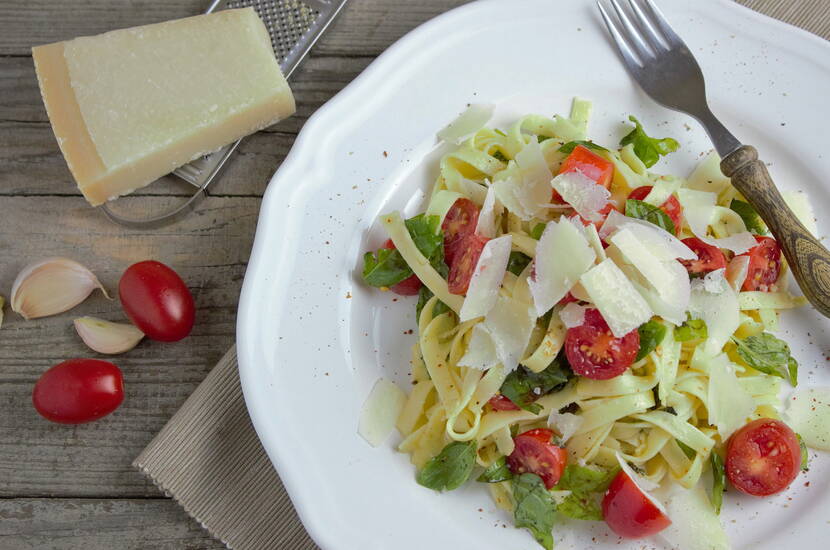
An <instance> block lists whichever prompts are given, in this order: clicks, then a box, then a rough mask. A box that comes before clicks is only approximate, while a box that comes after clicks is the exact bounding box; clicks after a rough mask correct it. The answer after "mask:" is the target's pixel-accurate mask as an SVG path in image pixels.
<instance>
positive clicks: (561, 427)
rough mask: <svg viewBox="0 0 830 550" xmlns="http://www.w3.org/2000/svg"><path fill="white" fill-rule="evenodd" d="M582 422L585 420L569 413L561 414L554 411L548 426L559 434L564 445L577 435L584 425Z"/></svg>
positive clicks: (549, 418)
mask: <svg viewBox="0 0 830 550" xmlns="http://www.w3.org/2000/svg"><path fill="white" fill-rule="evenodd" d="M582 422H583V419H582V417H581V416H578V415H575V414H573V413H567V412H566V413H561V414H560V413H559V412H558V411H553V412H551V413H550V416H549V417H548V426H549V427H550V428H551V429H553V431H555V432H556V433H557V434H559V438H560V439H561V440H562V443H563V444H564V443H567V442H568V440H569V439H570V438H571V437H572V436H573V435H574V434H575V433H576V431H577V430H578V429H579V427H580V426H581V425H582Z"/></svg>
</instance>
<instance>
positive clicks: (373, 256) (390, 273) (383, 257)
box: [363, 248, 412, 287]
mask: <svg viewBox="0 0 830 550" xmlns="http://www.w3.org/2000/svg"><path fill="white" fill-rule="evenodd" d="M411 276H412V270H411V269H410V268H409V265H407V263H406V261H405V260H404V259H403V256H401V253H400V252H398V251H397V250H395V249H391V248H381V249H380V250H378V251H377V252H375V253H373V252H367V253H366V254H364V255H363V280H364V281H365V282H366V284H367V285H370V286H378V287H390V286H392V285H396V284H398V283H400V282H401V281H403V280H404V279H406V278H407V277H411Z"/></svg>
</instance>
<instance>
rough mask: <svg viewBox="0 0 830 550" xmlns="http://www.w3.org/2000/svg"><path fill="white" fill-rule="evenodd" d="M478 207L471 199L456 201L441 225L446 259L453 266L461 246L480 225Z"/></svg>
mask: <svg viewBox="0 0 830 550" xmlns="http://www.w3.org/2000/svg"><path fill="white" fill-rule="evenodd" d="M478 212H479V210H478V206H476V204H475V203H474V202H473V201H471V200H470V199H458V200H456V201H455V202H454V203H453V205H452V206H451V207H450V209H449V210H448V211H447V215H446V216H444V222H443V223H442V224H441V230H442V231H443V232H444V259H445V260H446V262H447V265H452V263H453V260H455V255H456V253H457V252H458V250H459V246H460V245H461V243H462V242H464V240H465V239H466V238H467V237H468V236H469V235H472V234H473V233H474V232H475V230H476V224H477V223H478Z"/></svg>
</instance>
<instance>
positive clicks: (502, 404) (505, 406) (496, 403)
mask: <svg viewBox="0 0 830 550" xmlns="http://www.w3.org/2000/svg"><path fill="white" fill-rule="evenodd" d="M488 403H490V407H492V408H493V410H494V411H518V410H519V407H518V406H517V405H516V404H515V403H513V402H512V401H511V400H510V399H508V398H507V397H505V396H504V395H502V394H500V393H497V394H496V395H494V396H493V397H491V398H490V401H488Z"/></svg>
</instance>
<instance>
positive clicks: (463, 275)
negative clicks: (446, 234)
mask: <svg viewBox="0 0 830 550" xmlns="http://www.w3.org/2000/svg"><path fill="white" fill-rule="evenodd" d="M489 240H490V239H488V238H486V237H482V236H481V235H477V234H476V233H471V234H470V235H467V237H466V238H465V239H464V240H463V241H461V242H460V243H458V245H457V248H456V252H455V257H454V258H453V261H452V262H451V263H450V274H449V278H448V281H447V284H448V286H449V289H450V292H451V293H453V294H460V295H463V294H466V293H467V289H468V288H470V279H471V278H472V277H473V272H474V271H475V269H476V264H477V263H478V258H479V257H480V256H481V251H482V250H483V249H484V245H485V244H487V241H489Z"/></svg>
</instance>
